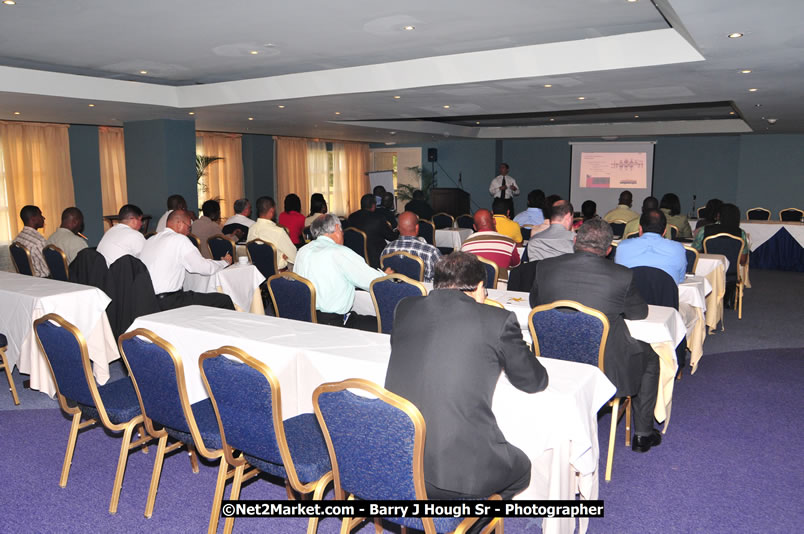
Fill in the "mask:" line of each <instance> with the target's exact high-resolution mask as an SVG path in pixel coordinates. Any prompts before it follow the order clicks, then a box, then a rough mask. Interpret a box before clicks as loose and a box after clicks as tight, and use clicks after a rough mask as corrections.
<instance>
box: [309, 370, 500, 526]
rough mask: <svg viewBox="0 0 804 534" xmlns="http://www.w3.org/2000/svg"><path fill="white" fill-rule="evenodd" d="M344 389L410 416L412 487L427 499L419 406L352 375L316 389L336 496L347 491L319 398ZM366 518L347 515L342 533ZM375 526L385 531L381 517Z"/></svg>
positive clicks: (429, 520)
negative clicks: (388, 405)
mask: <svg viewBox="0 0 804 534" xmlns="http://www.w3.org/2000/svg"><path fill="white" fill-rule="evenodd" d="M344 389H359V390H362V391H365V392H367V393H370V394H371V395H373V396H374V397H377V398H378V399H380V400H381V401H383V402H385V403H387V404H390V405H391V406H393V407H394V408H397V409H399V410H401V411H402V412H404V413H405V415H407V416H408V417H409V418H410V420H411V422H412V423H413V432H414V437H413V487H414V490H415V492H416V499H417V500H427V489H426V487H425V483H424V439H425V436H426V434H427V425H426V424H425V421H424V417H422V414H421V412H420V411H419V409H418V408H416V406H415V405H414V404H413V403H412V402H410V401H409V400H407V399H405V398H403V397H400V396H399V395H397V394H395V393H392V392H391V391H388V390H387V389H385V388H383V387H381V386H379V385H377V384H375V383H374V382H371V381H369V380H365V379H363V378H350V379H347V380H343V381H341V382H328V383H326V384H321V385H320V386H318V387H317V388H316V389H315V391H313V410H314V411H315V416H316V418H318V424H319V425H320V426H321V432H322V433H323V434H324V440H325V441H326V443H327V450H328V451H329V458H330V462H331V463H332V478H333V482H334V486H335V499H337V500H344V499H345V498H346V493H345V491H344V490H343V488H342V487H341V479H340V472H339V471H338V459H337V458H336V456H335V449H334V447H333V445H332V437H331V436H330V433H329V429H328V428H327V424H326V421H325V420H324V416H323V415H322V414H321V409H320V408H319V406H318V398H319V397H320V396H321V394H322V393H334V392H337V391H342V390H344ZM354 499H355V496H354V495H352V494H349V496H348V500H350V501H352V500H354ZM488 500H491V501H498V500H501V497H500V496H499V495H498V494H494V495H492V496H490V497H489V498H488ZM363 520H364V518H360V517H355V518H350V517H344V518H343V520H342V523H341V534H348V533H350V532H351V531H352V529H353V528H354V527H355V526H357V525H359V524H360V523H362V522H363ZM475 522H477V518H467V519H464V520H463V521H462V522H461V524H460V525H458V528H457V529H455V531H454V533H455V534H463V533H465V532H466V530H467V529H468V528H470V527H471V526H472V525H473V524H474V523H475ZM422 524H423V526H424V532H425V534H436V529H435V524H434V523H433V518H431V517H423V518H422ZM374 525H375V529H376V531H377V532H382V527H381V525H380V519H379V518H374ZM492 530H493V531H494V532H497V533H499V534H502V532H503V519H502V518H501V517H495V518H494V519H493V520H492V521H491V523H489V524H488V525H487V526H486V527H484V530H483V532H486V533H490V532H492ZM406 532H407V528H405V527H402V534H405V533H406Z"/></svg>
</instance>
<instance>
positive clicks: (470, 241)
mask: <svg viewBox="0 0 804 534" xmlns="http://www.w3.org/2000/svg"><path fill="white" fill-rule="evenodd" d="M474 220H475V233H474V234H472V235H471V236H469V237H468V238H467V239H466V241H464V242H463V246H461V250H462V251H463V252H469V253H471V254H475V255H477V256H480V257H482V258H485V259H487V260H491V261H493V262H494V263H496V264H497V266H498V267H499V268H500V269H508V268H511V267H516V266H517V265H519V252H518V251H517V249H516V241H514V240H513V239H511V238H510V237H508V236H505V235H502V234H501V233H499V232H497V228H496V226H495V224H494V218H493V217H492V216H491V212H490V211H489V210H477V211H476V212H475V215H474Z"/></svg>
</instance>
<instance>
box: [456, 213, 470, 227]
mask: <svg viewBox="0 0 804 534" xmlns="http://www.w3.org/2000/svg"><path fill="white" fill-rule="evenodd" d="M463 217H469V218H470V219H472V224H473V225H474V224H475V219H474V217H472V214H471V213H462V214H461V215H458V216H457V217H455V224H458V219H461V218H463ZM459 228H460V227H459Z"/></svg>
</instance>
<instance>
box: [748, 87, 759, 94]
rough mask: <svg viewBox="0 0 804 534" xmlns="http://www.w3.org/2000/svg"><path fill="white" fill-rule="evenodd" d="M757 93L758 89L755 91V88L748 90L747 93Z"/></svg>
mask: <svg viewBox="0 0 804 534" xmlns="http://www.w3.org/2000/svg"><path fill="white" fill-rule="evenodd" d="M757 91H759V89H757V88H756V87H752V88H751V89H749V90H748V92H749V93H756V92H757Z"/></svg>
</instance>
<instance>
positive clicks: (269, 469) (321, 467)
mask: <svg viewBox="0 0 804 534" xmlns="http://www.w3.org/2000/svg"><path fill="white" fill-rule="evenodd" d="M284 426H285V438H286V439H287V442H288V448H289V449H290V456H291V458H293V466H294V467H295V468H296V474H297V475H298V477H299V480H300V481H301V482H302V483H303V484H307V483H309V482H314V481H316V480H318V479H319V478H321V477H322V476H324V475H325V474H327V473H328V472H329V471H331V470H332V466H331V465H330V462H329V453H328V452H327V444H326V442H325V441H324V435H323V434H322V433H321V428H320V427H319V426H318V421H317V420H316V418H315V415H313V414H311V413H305V414H301V415H297V416H296V417H291V418H290V419H288V420H287V421H285V422H284ZM245 456H246V460H247V461H248V463H249V464H250V465H253V466H254V467H256V468H257V469H259V470H260V471H263V472H265V473H270V474H272V475H275V476H278V477H282V478H287V473H286V471H285V467H284V466H282V465H279V464H275V463H273V462H269V461H267V460H263V459H262V458H257V457H255V456H249V455H248V454H247V453H246V454H245Z"/></svg>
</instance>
